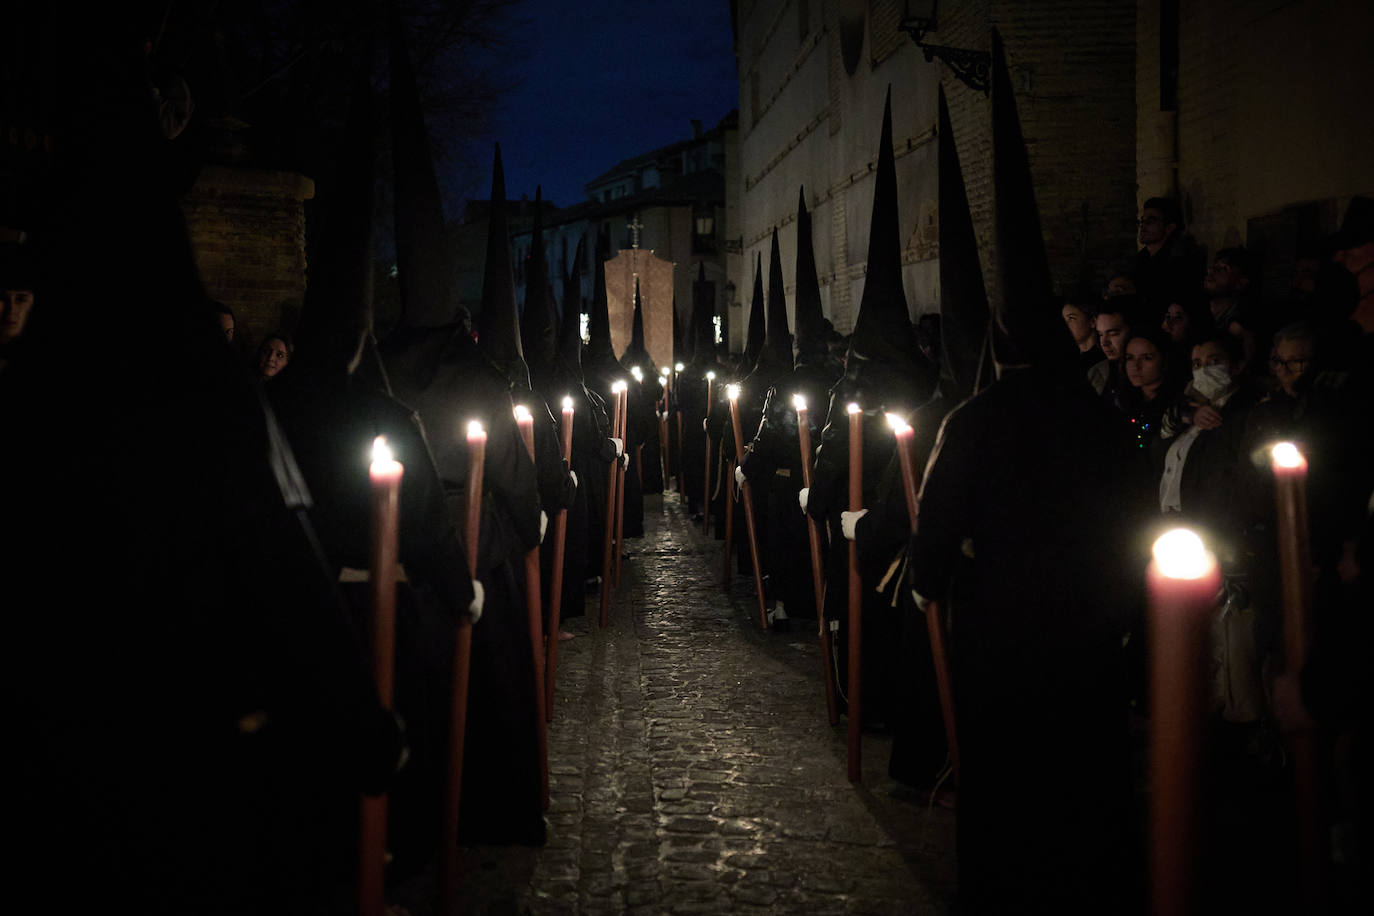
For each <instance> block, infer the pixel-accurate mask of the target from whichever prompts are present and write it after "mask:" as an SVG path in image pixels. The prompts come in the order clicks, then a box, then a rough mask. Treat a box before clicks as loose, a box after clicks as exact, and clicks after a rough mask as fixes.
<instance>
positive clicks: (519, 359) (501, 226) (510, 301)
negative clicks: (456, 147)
mask: <svg viewBox="0 0 1374 916" xmlns="http://www.w3.org/2000/svg"><path fill="white" fill-rule="evenodd" d="M477 343H478V345H479V346H481V348H482V352H483V353H485V354H486V356H487V358H488V359H490V360H491V361H492V363H493V364H495V366H496V368H498V369H500V370H501V372H502V373H503V374H504V375H505V376H506V378H508V379H510V382H511V384H513V385H515V386H517V387H519V388H528V387H529V386H530V371H529V368H528V367H527V366H526V365H525V354H524V351H523V350H522V349H521V346H520V319H519V316H518V314H517V312H516V308H515V277H514V275H513V274H512V273H511V263H510V234H509V233H508V232H507V230H506V172H505V169H503V168H502V167H501V144H499V143H498V144H496V159H495V162H494V164H493V165H492V170H491V215H490V217H489V218H488V221H487V263H486V269H485V271H484V272H483V274H482V313H481V314H480V315H479V316H478V317H477Z"/></svg>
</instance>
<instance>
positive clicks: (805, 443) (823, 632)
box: [792, 394, 840, 725]
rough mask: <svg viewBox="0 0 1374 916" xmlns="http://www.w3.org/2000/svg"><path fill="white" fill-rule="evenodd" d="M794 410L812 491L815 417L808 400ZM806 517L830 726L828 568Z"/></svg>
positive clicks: (798, 399)
mask: <svg viewBox="0 0 1374 916" xmlns="http://www.w3.org/2000/svg"><path fill="white" fill-rule="evenodd" d="M792 407H793V408H794V409H795V410H796V411H797V440H798V441H797V444H798V445H799V446H800V448H801V472H802V486H803V487H806V488H807V489H808V490H809V489H810V488H811V417H810V413H809V412H808V411H807V407H806V397H805V396H804V395H801V394H794V395H792ZM804 515H805V516H806V536H807V540H808V542H809V545H808V546H809V547H810V548H811V590H812V593H813V595H814V596H815V601H816V638H817V639H818V640H819V642H820V650H821V651H820V656H821V672H822V675H823V677H824V679H825V711H826V714H827V715H828V716H829V718H830V724H831V725H835V724H837V723H838V722H839V721H840V713H839V708H838V706H837V705H836V701H835V669H834V668H833V667H832V665H831V664H830V659H831V653H830V628H829V627H827V626H826V625H825V566H824V562H823V560H822V559H821V529H820V525H818V524H817V523H816V520H815V519H814V518H812V517H811V515H810V513H804Z"/></svg>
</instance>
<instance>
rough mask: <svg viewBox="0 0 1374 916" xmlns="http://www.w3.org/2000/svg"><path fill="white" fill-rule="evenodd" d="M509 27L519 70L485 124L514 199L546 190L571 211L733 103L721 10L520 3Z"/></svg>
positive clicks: (594, 1)
mask: <svg viewBox="0 0 1374 916" xmlns="http://www.w3.org/2000/svg"><path fill="white" fill-rule="evenodd" d="M516 16H518V17H519V18H520V19H522V20H524V23H525V24H524V26H523V27H521V28H519V29H517V30H516V31H515V32H514V35H513V38H514V44H515V45H516V46H517V47H518V49H519V50H518V53H519V54H520V56H521V57H522V58H523V59H524V62H523V63H522V64H521V65H519V67H518V70H519V72H518V73H516V74H513V75H514V77H515V79H514V81H513V83H512V88H511V89H510V91H509V93H508V94H507V95H506V97H505V98H503V99H502V100H501V102H500V103H499V106H498V108H497V110H496V111H495V112H494V113H493V116H492V119H491V131H492V137H493V139H495V140H497V141H499V142H500V144H501V156H502V160H503V162H504V164H505V168H506V191H507V194H509V195H510V196H511V197H513V198H518V197H519V196H520V194H522V193H527V194H529V195H530V196H531V197H533V196H534V187H535V185H536V184H542V185H543V186H544V196H545V198H547V199H551V200H553V201H554V202H555V203H557V204H558V205H559V206H568V205H570V204H573V203H576V202H578V201H580V200H582V199H583V198H584V197H585V194H584V192H583V189H582V188H583V185H584V184H586V182H588V181H590V180H591V179H593V178H595V177H596V176H597V175H599V174H601V173H602V172H604V171H605V170H606V169H608V168H610V167H611V166H612V165H614V164H615V163H616V162H618V161H620V160H621V159H625V158H628V157H630V156H635V155H638V154H640V153H643V152H647V151H649V150H651V149H654V148H655V147H659V146H665V145H667V144H669V143H674V142H676V141H678V140H684V139H687V138H688V137H690V136H691V130H692V125H691V119H692V118H698V119H700V120H701V121H702V122H703V125H704V126H705V127H706V128H707V129H709V128H711V127H714V126H715V125H716V123H717V122H718V121H719V120H720V119H721V118H722V117H724V115H725V114H726V113H727V112H729V111H730V110H731V109H733V108H736V107H737V106H738V104H739V89H738V81H737V79H736V75H735V57H734V46H733V38H732V33H731V30H730V5H729V3H728V2H727V0H695V2H694V0H647V2H646V0H636V2H630V0H591V2H585V3H580V2H576V0H572V2H569V0H525V2H524V3H522V4H521V5H520V7H519V8H518V10H517V12H516ZM488 181H489V179H488ZM489 187H490V185H489V184H488V183H487V182H483V183H482V184H481V187H480V190H478V191H476V195H477V196H480V197H486V196H487V190H488V188H489Z"/></svg>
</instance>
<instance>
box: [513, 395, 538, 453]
mask: <svg viewBox="0 0 1374 916" xmlns="http://www.w3.org/2000/svg"><path fill="white" fill-rule="evenodd" d="M515 425H516V426H517V427H518V428H519V430H520V438H521V439H523V440H524V441H525V450H526V451H528V452H529V453H530V460H531V461H533V460H534V415H533V414H531V413H530V409H529V408H528V407H526V406H525V405H524V404H516V405H515Z"/></svg>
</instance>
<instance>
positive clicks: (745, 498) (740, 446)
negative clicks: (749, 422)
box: [725, 385, 768, 630]
mask: <svg viewBox="0 0 1374 916" xmlns="http://www.w3.org/2000/svg"><path fill="white" fill-rule="evenodd" d="M725 394H726V397H728V398H729V399H730V428H731V430H733V431H734V434H735V463H736V464H737V465H742V464H744V436H743V435H742V434H741V427H740V419H739V385H727V386H726V388H725ZM740 492H741V494H742V496H741V499H740V502H742V503H744V528H745V533H746V534H747V535H748V536H749V560H750V565H751V567H752V568H753V571H754V594H755V596H756V597H757V598H758V606H759V626H761V627H763V629H764V630H767V629H768V599H767V597H766V596H765V595H764V591H763V564H762V563H761V562H760V561H759V535H758V530H759V529H758V522H757V520H756V519H755V518H754V498H753V494H752V492H751V491H750V489H749V481H748V480H747V479H746V480H745V481H744V483H742V484H740ZM726 511H727V512H728V511H730V506H729V505H727V506H726Z"/></svg>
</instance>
